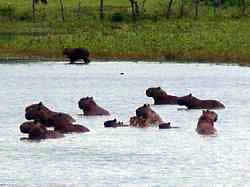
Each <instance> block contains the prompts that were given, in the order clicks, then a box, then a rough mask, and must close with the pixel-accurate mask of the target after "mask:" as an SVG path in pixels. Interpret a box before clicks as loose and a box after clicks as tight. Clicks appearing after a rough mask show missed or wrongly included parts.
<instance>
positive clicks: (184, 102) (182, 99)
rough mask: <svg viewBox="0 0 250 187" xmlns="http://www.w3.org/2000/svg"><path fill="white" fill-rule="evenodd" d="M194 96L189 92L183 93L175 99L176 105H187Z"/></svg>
mask: <svg viewBox="0 0 250 187" xmlns="http://www.w3.org/2000/svg"><path fill="white" fill-rule="evenodd" d="M194 98H195V97H193V96H192V94H189V95H185V96H183V97H179V98H178V99H177V104H178V105H181V106H183V105H184V106H189V105H190V103H191V101H192V99H194Z"/></svg>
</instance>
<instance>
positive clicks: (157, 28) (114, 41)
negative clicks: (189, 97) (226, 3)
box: [0, 0, 250, 64]
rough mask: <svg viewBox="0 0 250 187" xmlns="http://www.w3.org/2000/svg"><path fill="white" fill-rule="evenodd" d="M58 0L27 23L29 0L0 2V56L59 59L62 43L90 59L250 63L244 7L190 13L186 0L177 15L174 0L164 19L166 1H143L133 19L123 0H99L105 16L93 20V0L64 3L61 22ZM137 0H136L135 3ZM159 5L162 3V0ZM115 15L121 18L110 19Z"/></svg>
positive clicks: (206, 8) (95, 12) (207, 8)
mask: <svg viewBox="0 0 250 187" xmlns="http://www.w3.org/2000/svg"><path fill="white" fill-rule="evenodd" d="M58 2H59V1H49V4H48V5H47V6H44V5H40V4H39V5H38V6H37V14H36V20H35V21H32V9H31V8H32V7H31V2H30V1H26V0H19V1H16V0H9V1H8V3H4V2H0V57H3V58H5V57H15V58H63V57H62V49H63V48H65V47H86V48H88V49H89V50H90V51H91V56H92V58H99V59H106V58H108V59H141V60H184V61H209V62H212V61H215V62H218V61H219V62H229V63H232V62H238V63H241V64H250V18H249V16H248V11H249V10H248V9H247V11H246V14H245V15H244V16H243V15H241V11H240V8H238V7H229V8H220V9H218V10H216V12H215V11H214V8H213V7H211V6H204V4H201V5H202V6H201V7H200V11H199V17H198V18H195V17H194V7H193V5H192V4H191V3H190V1H186V2H187V3H186V4H185V16H184V18H179V6H180V3H179V2H178V1H174V4H173V9H172V14H171V17H170V18H169V19H166V17H165V13H166V7H167V5H166V1H162V0H154V1H153V0H147V1H146V4H145V10H146V11H145V12H142V13H141V16H140V17H139V18H138V20H137V21H136V22H134V21H133V20H132V18H131V12H130V11H131V10H130V8H129V5H130V4H129V1H128V0H120V1H115V0H111V1H107V3H106V2H105V1H104V3H106V4H105V18H104V20H103V21H101V20H100V19H99V12H98V10H99V1H97V0H82V1H81V7H80V11H78V8H79V7H78V2H79V1H76V0H67V1H65V18H66V19H65V22H62V20H61V15H60V6H59V4H58ZM140 2H141V1H140ZM164 3H165V4H164ZM115 13H120V14H121V15H122V16H123V19H122V21H121V22H112V15H113V14H115Z"/></svg>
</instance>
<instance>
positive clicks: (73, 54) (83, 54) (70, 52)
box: [63, 48, 90, 64]
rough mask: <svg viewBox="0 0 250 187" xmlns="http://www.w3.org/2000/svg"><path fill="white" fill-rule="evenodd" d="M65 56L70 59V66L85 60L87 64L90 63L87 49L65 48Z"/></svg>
mask: <svg viewBox="0 0 250 187" xmlns="http://www.w3.org/2000/svg"><path fill="white" fill-rule="evenodd" d="M63 55H64V56H66V57H67V58H69V60H70V64H74V63H75V61H77V60H81V59H82V60H84V62H85V64H88V63H90V60H89V51H88V49H86V48H65V49H64V50H63Z"/></svg>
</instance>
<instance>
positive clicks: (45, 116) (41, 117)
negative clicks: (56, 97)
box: [25, 102, 75, 127]
mask: <svg viewBox="0 0 250 187" xmlns="http://www.w3.org/2000/svg"><path fill="white" fill-rule="evenodd" d="M57 113H58V112H54V111H52V110H50V109H49V108H47V107H46V106H44V105H43V103H42V102H40V103H38V104H32V105H30V106H28V107H26V108H25V118H26V119H27V120H36V121H39V122H41V123H42V124H44V125H45V126H47V127H52V126H53V125H51V124H50V123H49V119H50V120H52V118H53V116H54V115H55V114H57ZM61 114H62V115H63V116H64V118H65V120H67V121H68V122H69V123H73V122H75V119H73V118H72V117H71V116H70V115H69V114H65V113H61Z"/></svg>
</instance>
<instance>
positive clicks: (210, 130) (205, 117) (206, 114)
mask: <svg viewBox="0 0 250 187" xmlns="http://www.w3.org/2000/svg"><path fill="white" fill-rule="evenodd" d="M217 119H218V115H217V114H216V113H215V112H214V111H209V110H206V111H205V110H203V111H202V115H201V116H200V118H199V120H198V124H197V127H196V132H197V133H199V134H204V135H210V134H214V133H216V129H215V128H214V122H216V121H217Z"/></svg>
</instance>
